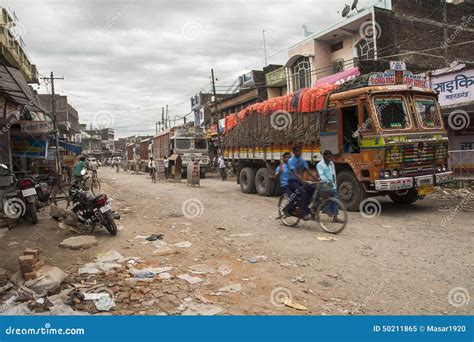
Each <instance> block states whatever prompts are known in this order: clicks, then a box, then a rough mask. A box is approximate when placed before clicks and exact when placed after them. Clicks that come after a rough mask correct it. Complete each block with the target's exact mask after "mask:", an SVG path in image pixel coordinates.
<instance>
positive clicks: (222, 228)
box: [216, 227, 227, 230]
mask: <svg viewBox="0 0 474 342" xmlns="http://www.w3.org/2000/svg"><path fill="white" fill-rule="evenodd" d="M216 229H217V230H227V228H224V227H217V228H216Z"/></svg>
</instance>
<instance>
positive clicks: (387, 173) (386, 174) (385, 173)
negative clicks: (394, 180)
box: [383, 170, 390, 178]
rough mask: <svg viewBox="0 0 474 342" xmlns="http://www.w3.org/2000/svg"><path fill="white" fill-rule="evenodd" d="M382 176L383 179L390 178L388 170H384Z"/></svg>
mask: <svg viewBox="0 0 474 342" xmlns="http://www.w3.org/2000/svg"><path fill="white" fill-rule="evenodd" d="M383 175H384V177H385V178H390V171H389V170H385V172H384V174H383Z"/></svg>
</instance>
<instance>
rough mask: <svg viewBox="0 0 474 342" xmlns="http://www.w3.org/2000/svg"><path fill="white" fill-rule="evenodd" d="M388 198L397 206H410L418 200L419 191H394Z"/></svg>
mask: <svg viewBox="0 0 474 342" xmlns="http://www.w3.org/2000/svg"><path fill="white" fill-rule="evenodd" d="M388 196H389V197H390V199H391V200H392V201H394V202H395V203H397V204H403V205H408V204H412V203H415V202H416V201H417V200H418V191H416V189H408V191H407V192H406V193H397V192H396V191H394V192H390V193H389V194H388Z"/></svg>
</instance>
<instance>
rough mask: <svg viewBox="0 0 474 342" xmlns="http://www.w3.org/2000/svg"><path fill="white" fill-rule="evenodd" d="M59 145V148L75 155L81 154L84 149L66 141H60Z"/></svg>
mask: <svg viewBox="0 0 474 342" xmlns="http://www.w3.org/2000/svg"><path fill="white" fill-rule="evenodd" d="M58 143H59V146H61V147H62V148H64V149H65V150H66V151H69V152H72V153H74V154H81V152H82V147H81V146H79V145H75V144H73V143H69V142H67V141H64V140H58Z"/></svg>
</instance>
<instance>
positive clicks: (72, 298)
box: [64, 290, 85, 306]
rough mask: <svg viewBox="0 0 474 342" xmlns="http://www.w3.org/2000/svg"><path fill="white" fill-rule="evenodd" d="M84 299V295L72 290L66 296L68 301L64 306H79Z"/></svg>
mask: <svg viewBox="0 0 474 342" xmlns="http://www.w3.org/2000/svg"><path fill="white" fill-rule="evenodd" d="M84 300H85V297H84V294H82V293H81V291H78V290H72V291H71V292H69V294H68V299H67V300H66V301H65V302H64V304H66V305H69V306H75V305H76V304H81V303H82V302H84Z"/></svg>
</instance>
